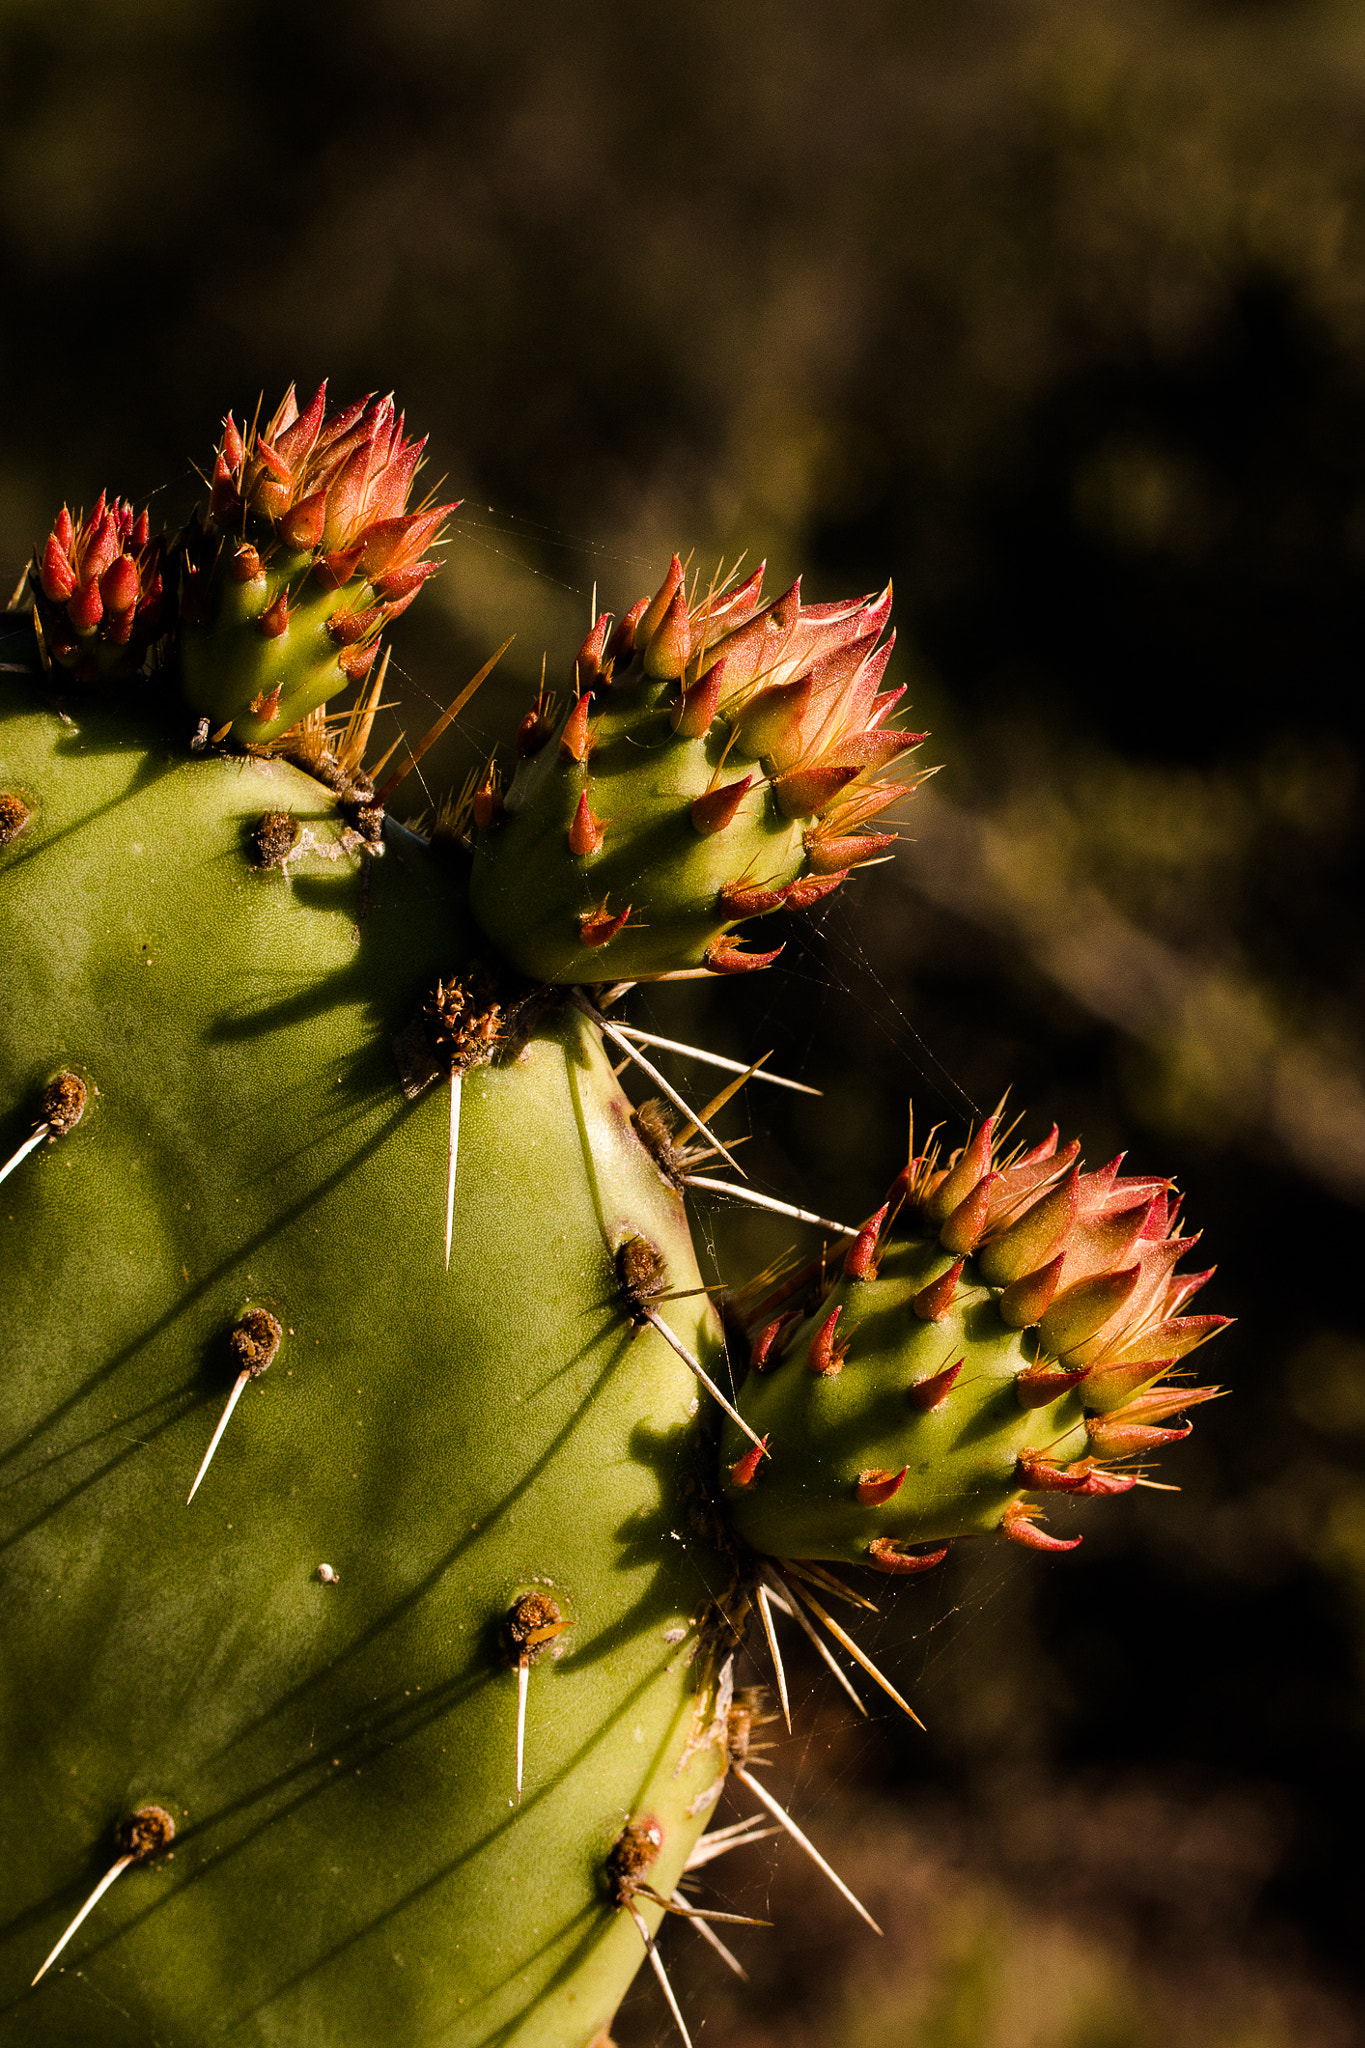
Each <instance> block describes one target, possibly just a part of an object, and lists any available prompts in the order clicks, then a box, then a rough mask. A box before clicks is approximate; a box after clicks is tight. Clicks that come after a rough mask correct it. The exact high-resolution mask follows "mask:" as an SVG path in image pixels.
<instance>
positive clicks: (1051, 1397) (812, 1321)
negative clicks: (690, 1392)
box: [723, 1117, 1227, 1573]
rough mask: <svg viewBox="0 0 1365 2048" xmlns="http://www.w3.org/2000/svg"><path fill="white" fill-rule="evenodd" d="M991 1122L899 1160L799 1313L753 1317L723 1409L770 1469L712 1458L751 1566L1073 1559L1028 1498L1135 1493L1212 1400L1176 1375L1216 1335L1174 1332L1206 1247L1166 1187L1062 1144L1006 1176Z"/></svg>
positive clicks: (1034, 1153) (1069, 1543) (1218, 1324)
mask: <svg viewBox="0 0 1365 2048" xmlns="http://www.w3.org/2000/svg"><path fill="white" fill-rule="evenodd" d="M996 1121H997V1119H996V1118H994V1117H991V1118H988V1119H987V1120H986V1121H985V1122H984V1123H983V1124H982V1125H981V1126H980V1128H979V1129H978V1130H977V1132H976V1133H975V1135H974V1136H973V1138H972V1140H971V1142H970V1143H969V1144H968V1145H966V1146H965V1147H964V1148H963V1149H962V1150H961V1151H960V1152H958V1153H955V1154H954V1155H953V1156H952V1158H951V1159H950V1160H949V1161H948V1162H947V1163H946V1164H940V1162H939V1160H938V1158H937V1156H936V1154H935V1153H933V1152H930V1153H928V1154H926V1155H925V1156H922V1157H920V1158H918V1159H912V1160H911V1161H910V1163H909V1165H908V1166H907V1167H906V1169H905V1170H904V1172H903V1173H902V1174H901V1176H900V1178H899V1180H898V1181H897V1183H896V1186H895V1187H894V1188H893V1189H892V1191H891V1193H890V1195H889V1196H888V1199H887V1202H886V1204H885V1205H884V1206H883V1207H882V1208H881V1209H879V1210H878V1211H877V1214H876V1215H875V1216H873V1217H872V1218H870V1219H869V1221H868V1223H867V1224H866V1225H865V1226H864V1229H863V1230H862V1232H861V1233H860V1235H859V1236H858V1238H857V1239H856V1241H855V1242H854V1243H853V1244H852V1245H851V1246H850V1247H849V1249H848V1252H847V1253H846V1255H845V1258H844V1261H843V1266H842V1270H839V1271H836V1273H835V1274H834V1275H832V1276H830V1277H829V1278H828V1280H826V1281H825V1282H824V1284H819V1283H818V1282H817V1284H816V1285H815V1287H814V1289H813V1299H811V1300H810V1301H809V1302H808V1303H804V1304H803V1305H802V1306H800V1307H796V1308H792V1307H789V1306H787V1307H784V1312H783V1313H782V1314H780V1315H778V1316H776V1317H774V1316H772V1315H771V1313H770V1310H771V1308H773V1307H774V1306H777V1304H772V1303H769V1304H766V1305H764V1304H760V1305H759V1307H758V1308H757V1310H756V1311H755V1312H754V1316H753V1318H752V1321H753V1327H754V1341H753V1347H752V1352H751V1370H750V1373H749V1376H748V1378H747V1379H746V1381H745V1383H744V1386H743V1388H742V1389H741V1392H740V1396H739V1409H740V1413H741V1414H742V1415H743V1417H744V1419H745V1421H746V1422H747V1423H748V1424H749V1425H750V1427H751V1428H752V1429H753V1430H754V1431H756V1432H760V1433H761V1434H762V1437H763V1441H764V1444H765V1446H766V1450H767V1455H766V1457H765V1458H763V1459H762V1460H759V1461H755V1460H754V1459H753V1457H752V1455H751V1453H750V1452H749V1450H748V1447H747V1445H746V1444H745V1442H744V1439H743V1438H742V1437H740V1436H739V1434H738V1432H737V1431H735V1430H733V1429H732V1428H727V1431H726V1438H725V1446H724V1451H723V1456H724V1458H725V1459H726V1460H727V1461H728V1471H727V1500H728V1503H729V1506H730V1512H731V1515H732V1518H733V1520H734V1523H735V1526H736V1527H737V1528H738V1529H739V1530H740V1532H741V1533H742V1534H743V1535H744V1536H745V1537H746V1539H747V1540H748V1541H749V1542H751V1543H752V1544H753V1545H754V1547H755V1548H756V1549H757V1550H760V1551H763V1552H766V1553H768V1554H769V1555H778V1556H783V1555H785V1556H794V1557H815V1558H826V1559H831V1560H842V1561H844V1562H846V1563H860V1564H868V1565H871V1566H873V1567H874V1568H876V1569H877V1570H880V1571H884V1572H893V1573H894V1572H902V1573H904V1572H914V1571H919V1570H923V1569H924V1568H925V1567H926V1566H928V1565H932V1564H935V1563H937V1562H938V1561H939V1560H940V1559H941V1558H942V1557H943V1555H944V1554H945V1553H944V1551H943V1550H942V1549H938V1550H936V1551H934V1552H933V1553H931V1554H930V1555H928V1556H924V1555H916V1554H915V1553H913V1552H909V1551H907V1549H906V1546H907V1545H913V1544H926V1543H930V1544H940V1545H941V1544H943V1543H944V1542H945V1541H946V1540H948V1539H951V1538H953V1537H957V1536H966V1535H984V1534H987V1533H989V1532H991V1531H993V1530H1001V1531H1003V1533H1004V1534H1005V1535H1006V1536H1008V1537H1011V1538H1013V1540H1014V1541H1015V1542H1017V1543H1023V1544H1025V1545H1027V1546H1028V1547H1029V1548H1032V1549H1040V1550H1059V1549H1069V1548H1072V1547H1073V1546H1074V1544H1075V1543H1077V1542H1079V1541H1080V1539H1079V1537H1075V1538H1071V1539H1069V1540H1068V1539H1066V1538H1061V1537H1057V1536H1053V1535H1050V1534H1048V1533H1047V1532H1046V1531H1044V1530H1043V1529H1042V1528H1040V1527H1039V1526H1038V1520H1037V1517H1038V1513H1039V1508H1038V1504H1037V1503H1036V1502H1030V1500H1029V1499H1028V1496H1029V1495H1030V1494H1041V1495H1043V1496H1048V1495H1054V1494H1057V1495H1063V1496H1065V1495H1068V1494H1069V1495H1073V1496H1075V1497H1076V1498H1078V1499H1086V1498H1094V1497H1096V1496H1108V1495H1111V1494H1118V1493H1124V1492H1127V1491H1128V1490H1129V1489H1130V1488H1131V1487H1133V1486H1134V1485H1136V1484H1137V1481H1138V1477H1139V1472H1140V1470H1141V1469H1144V1468H1143V1467H1142V1466H1141V1464H1138V1465H1135V1464H1134V1463H1133V1461H1134V1460H1138V1461H1142V1460H1145V1459H1147V1458H1149V1457H1150V1455H1151V1453H1152V1452H1154V1451H1156V1450H1159V1449H1161V1448H1162V1447H1163V1446H1165V1445H1166V1444H1170V1443H1174V1442H1176V1441H1178V1440H1179V1439H1180V1438H1181V1437H1184V1436H1187V1435H1188V1434H1189V1424H1188V1423H1186V1424H1184V1425H1182V1426H1179V1427H1176V1428H1168V1427H1166V1426H1165V1425H1166V1424H1167V1423H1168V1422H1169V1421H1170V1419H1171V1418H1172V1417H1175V1416H1178V1415H1180V1414H1181V1413H1183V1411H1184V1410H1185V1409H1187V1408H1192V1407H1195V1406H1196V1405H1198V1404H1199V1403H1200V1402H1203V1401H1207V1400H1210V1399H1212V1398H1213V1397H1214V1396H1215V1395H1216V1394H1217V1392H1218V1391H1219V1390H1218V1389H1217V1388H1211V1387H1194V1386H1191V1385H1189V1384H1188V1383H1186V1382H1185V1381H1184V1380H1183V1379H1182V1378H1180V1377H1174V1378H1173V1377H1170V1376H1171V1375H1178V1374H1180V1373H1181V1372H1182V1370H1183V1368H1182V1366H1181V1361H1182V1360H1183V1359H1184V1358H1185V1357H1186V1355H1187V1354H1188V1353H1189V1352H1190V1351H1192V1350H1193V1349H1194V1348H1195V1347H1196V1346H1197V1345H1198V1344H1200V1343H1202V1342H1204V1341H1205V1339H1207V1338H1209V1337H1211V1336H1214V1335H1215V1334H1216V1333H1217V1331H1218V1330H1219V1329H1221V1328H1222V1327H1223V1325H1224V1324H1225V1323H1226V1321H1227V1318H1226V1317H1225V1316H1186V1315H1182V1314H1181V1313H1180V1311H1181V1310H1182V1309H1183V1308H1184V1306H1185V1305H1186V1303H1187V1302H1188V1301H1189V1300H1190V1298H1191V1296H1192V1295H1193V1294H1194V1293H1195V1292H1196V1291H1197V1289H1198V1288H1200V1287H1201V1286H1202V1285H1203V1283H1204V1282H1205V1281H1206V1280H1207V1279H1208V1278H1209V1277H1210V1275H1209V1273H1207V1272H1205V1273H1194V1274H1183V1275H1182V1274H1177V1273H1176V1272H1175V1270H1174V1269H1175V1267H1176V1264H1177V1262H1178V1261H1179V1260H1180V1258H1181V1257H1182V1256H1183V1255H1184V1254H1185V1253H1186V1252H1188V1251H1190V1250H1192V1249H1193V1247H1194V1246H1195V1244H1197V1242H1198V1239H1197V1238H1194V1237H1189V1238H1180V1237H1177V1236H1175V1235H1174V1232H1175V1230H1176V1228H1177V1225H1178V1219H1179V1209H1180V1203H1179V1198H1178V1197H1177V1196H1176V1195H1175V1194H1174V1193H1173V1192H1172V1189H1171V1186H1170V1183H1169V1182H1168V1181H1164V1180H1143V1179H1134V1178H1130V1177H1123V1176H1120V1174H1119V1171H1118V1168H1119V1165H1120V1163H1121V1162H1120V1161H1119V1160H1117V1159H1115V1160H1111V1161H1110V1162H1109V1164H1108V1165H1107V1166H1105V1167H1102V1168H1100V1169H1099V1170H1098V1171H1097V1172H1092V1173H1083V1172H1082V1171H1081V1165H1080V1159H1079V1154H1080V1146H1079V1145H1078V1144H1077V1143H1075V1142H1074V1141H1073V1142H1072V1143H1071V1144H1069V1145H1066V1146H1063V1147H1061V1148H1060V1149H1059V1148H1058V1143H1057V1136H1058V1134H1057V1131H1056V1128H1055V1127H1054V1129H1053V1130H1052V1132H1051V1133H1050V1135H1049V1136H1048V1138H1047V1139H1046V1140H1044V1142H1043V1143H1042V1144H1041V1145H1037V1146H1034V1147H1033V1148H1032V1149H1031V1150H1028V1151H1024V1150H1017V1151H1015V1152H1014V1153H1012V1154H1010V1155H1007V1156H1005V1157H1001V1156H999V1155H998V1153H997V1149H996V1145H995V1126H996ZM898 1225H899V1227H900V1230H901V1231H902V1232H903V1233H904V1234H903V1235H900V1236H895V1235H893V1232H894V1231H895V1230H896V1228H897V1226H898ZM788 1299H790V1297H788Z"/></svg>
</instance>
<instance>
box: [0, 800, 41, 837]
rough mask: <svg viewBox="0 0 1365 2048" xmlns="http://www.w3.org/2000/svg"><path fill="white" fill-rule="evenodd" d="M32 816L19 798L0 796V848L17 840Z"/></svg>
mask: <svg viewBox="0 0 1365 2048" xmlns="http://www.w3.org/2000/svg"><path fill="white" fill-rule="evenodd" d="M32 815H33V813H32V812H31V811H30V809H29V807H28V805H27V804H26V803H25V802H24V799H23V798H22V797H21V796H11V795H0V846H8V845H9V843H10V841H11V839H17V838H18V837H19V834H20V833H21V832H22V831H23V829H24V827H25V825H27V823H28V821H29V819H30V818H31V817H32Z"/></svg>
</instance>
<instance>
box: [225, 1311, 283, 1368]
mask: <svg viewBox="0 0 1365 2048" xmlns="http://www.w3.org/2000/svg"><path fill="white" fill-rule="evenodd" d="M283 1335H284V1331H283V1330H282V1329H281V1328H280V1326H279V1324H278V1323H277V1322H276V1320H275V1318H274V1316H272V1315H271V1313H270V1311H269V1309H267V1308H249V1309H248V1310H247V1312H246V1314H245V1315H244V1316H243V1317H242V1318H241V1319H240V1321H239V1322H237V1323H235V1324H234V1325H233V1327H232V1330H231V1332H230V1334H229V1336H228V1350H229V1351H230V1352H231V1354H232V1362H233V1364H234V1365H235V1366H236V1368H237V1371H238V1372H239V1373H242V1372H247V1373H250V1375H251V1377H252V1379H253V1380H255V1379H259V1378H260V1376H261V1374H262V1373H263V1372H264V1371H265V1369H266V1367H267V1366H268V1365H269V1364H271V1362H272V1361H273V1359H274V1356H275V1353H276V1352H277V1351H278V1350H279V1348H280V1339H281V1337H283Z"/></svg>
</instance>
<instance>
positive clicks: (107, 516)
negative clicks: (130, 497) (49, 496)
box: [31, 491, 166, 682]
mask: <svg viewBox="0 0 1365 2048" xmlns="http://www.w3.org/2000/svg"><path fill="white" fill-rule="evenodd" d="M162 555H163V547H162V541H161V538H160V536H157V537H156V538H155V539H153V537H152V534H151V530H150V526H149V522H148V518H147V514H146V512H140V513H137V514H136V515H135V514H134V512H133V508H132V506H131V505H129V504H126V503H125V502H124V501H123V500H122V499H121V498H112V499H111V498H108V497H107V496H106V495H105V493H104V492H103V491H102V492H101V493H100V496H99V499H98V500H97V502H96V505H95V509H94V510H93V512H91V513H90V514H89V515H88V516H87V515H86V514H84V513H83V514H82V515H81V516H80V518H79V519H78V520H76V519H73V518H72V516H71V514H70V512H69V511H68V509H67V507H66V506H65V505H63V507H62V509H61V512H60V513H59V514H58V517H57V521H56V524H55V525H54V526H53V529H52V531H51V533H50V534H49V535H48V537H47V540H46V542H45V543H44V546H43V549H42V553H41V554H40V555H39V557H38V559H37V561H36V562H35V564H34V567H33V570H32V572H31V581H32V582H33V583H34V584H36V597H37V605H38V615H39V620H40V622H41V626H42V634H43V645H44V647H45V648H46V651H47V654H48V656H49V658H50V659H51V660H53V661H55V662H57V663H58V664H59V665H60V666H61V667H63V668H69V669H70V670H72V672H73V673H74V674H75V675H76V676H77V678H78V679H79V680H80V681H81V682H93V681H95V680H97V679H98V678H99V677H101V676H120V675H122V676H127V675H135V674H136V673H137V672H138V670H140V669H141V668H142V666H143V664H144V663H145V661H146V659H147V655H148V652H149V650H150V648H151V646H152V644H153V642H154V641H155V640H156V639H157V637H158V635H159V634H160V632H161V631H162V629H163V626H164V624H165V614H166V603H165V588H164V581H163V575H162Z"/></svg>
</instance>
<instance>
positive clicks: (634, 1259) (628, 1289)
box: [616, 1237, 668, 1322]
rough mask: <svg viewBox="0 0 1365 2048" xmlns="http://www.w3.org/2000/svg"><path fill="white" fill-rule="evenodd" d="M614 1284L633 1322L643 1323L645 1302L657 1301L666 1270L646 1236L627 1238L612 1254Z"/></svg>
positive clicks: (656, 1250)
mask: <svg viewBox="0 0 1365 2048" xmlns="http://www.w3.org/2000/svg"><path fill="white" fill-rule="evenodd" d="M616 1282H617V1285H618V1286H619V1288H620V1290H621V1299H622V1300H623V1301H624V1302H625V1304H626V1307H627V1308H628V1309H629V1311H630V1313H631V1316H632V1318H633V1320H634V1321H636V1322H643V1320H644V1309H645V1306H646V1304H647V1303H650V1302H654V1301H657V1300H658V1298H659V1296H660V1295H661V1294H662V1293H663V1292H664V1289H665V1288H666V1287H667V1285H668V1271H667V1268H666V1267H665V1265H664V1261H663V1255H662V1253H661V1252H660V1250H659V1248H658V1246H657V1245H653V1244H651V1243H650V1241H649V1239H648V1238H647V1237H628V1238H626V1240H625V1242H624V1243H623V1244H621V1245H620V1246H618V1248H617V1252H616Z"/></svg>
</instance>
